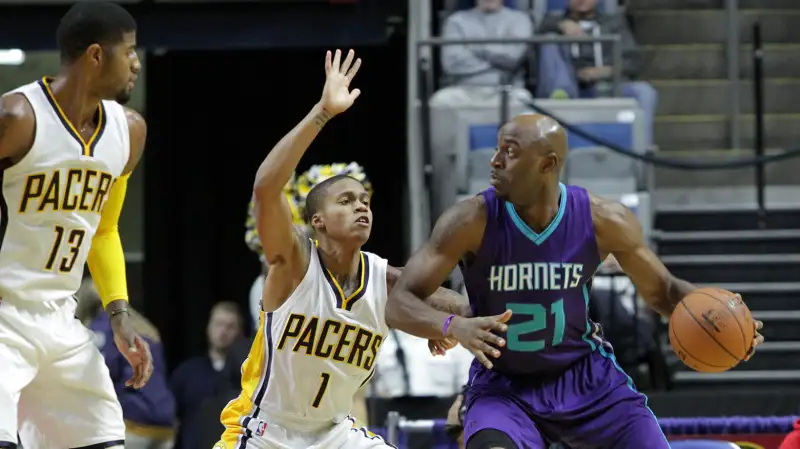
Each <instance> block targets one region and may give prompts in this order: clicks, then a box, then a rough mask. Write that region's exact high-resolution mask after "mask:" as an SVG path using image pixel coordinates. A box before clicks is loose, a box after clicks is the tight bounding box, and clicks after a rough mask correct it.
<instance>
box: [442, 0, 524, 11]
mask: <svg viewBox="0 0 800 449" xmlns="http://www.w3.org/2000/svg"><path fill="white" fill-rule="evenodd" d="M503 3H504V4H505V5H506V8H516V7H517V0H504V2H503ZM474 6H475V0H458V4H457V8H458V9H470V8H472V7H474Z"/></svg>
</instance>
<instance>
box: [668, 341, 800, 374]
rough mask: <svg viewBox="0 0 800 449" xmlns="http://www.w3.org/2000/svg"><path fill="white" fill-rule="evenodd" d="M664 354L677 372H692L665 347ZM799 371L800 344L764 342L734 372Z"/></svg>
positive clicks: (792, 342)
mask: <svg viewBox="0 0 800 449" xmlns="http://www.w3.org/2000/svg"><path fill="white" fill-rule="evenodd" d="M664 353H665V354H668V356H667V361H668V362H669V363H671V364H673V366H675V368H676V371H677V372H692V369H691V368H689V367H688V366H686V365H684V364H683V363H681V362H680V360H679V359H678V357H677V356H676V355H675V354H674V353H673V352H672V349H671V348H670V347H669V346H667V347H666V348H664ZM776 369H777V370H796V371H800V342H794V341H791V342H766V343H764V344H763V345H761V347H759V349H758V352H757V353H756V354H754V355H753V357H752V358H751V359H750V360H748V361H747V362H741V363H739V365H737V366H736V367H735V368H734V369H733V370H734V371H769V370H776Z"/></svg>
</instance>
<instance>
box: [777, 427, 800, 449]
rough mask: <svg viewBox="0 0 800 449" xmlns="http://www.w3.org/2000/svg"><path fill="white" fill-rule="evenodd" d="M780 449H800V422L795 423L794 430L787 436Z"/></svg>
mask: <svg viewBox="0 0 800 449" xmlns="http://www.w3.org/2000/svg"><path fill="white" fill-rule="evenodd" d="M779 449H800V420H797V421H796V422H795V423H794V430H792V431H791V432H790V433H789V434H788V435H786V438H784V439H783V443H781V445H780V447H779Z"/></svg>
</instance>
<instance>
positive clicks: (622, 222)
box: [587, 192, 637, 230]
mask: <svg viewBox="0 0 800 449" xmlns="http://www.w3.org/2000/svg"><path fill="white" fill-rule="evenodd" d="M587 193H588V192H587ZM588 195H589V204H590V207H591V210H592V224H593V225H594V228H595V230H600V229H607V228H610V229H614V230H619V229H624V228H627V227H629V226H631V225H632V224H635V223H636V221H637V220H636V216H635V215H634V214H633V212H632V211H631V210H630V209H629V208H628V207H627V206H625V205H624V204H622V203H620V202H619V201H614V200H610V199H608V198H603V197H600V196H597V195H594V194H592V193H588Z"/></svg>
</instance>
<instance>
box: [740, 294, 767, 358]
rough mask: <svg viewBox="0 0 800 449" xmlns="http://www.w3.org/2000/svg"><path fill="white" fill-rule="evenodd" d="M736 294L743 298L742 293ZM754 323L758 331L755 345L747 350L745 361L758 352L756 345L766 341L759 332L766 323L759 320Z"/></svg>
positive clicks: (755, 336)
mask: <svg viewBox="0 0 800 449" xmlns="http://www.w3.org/2000/svg"><path fill="white" fill-rule="evenodd" d="M736 296H738V297H739V299H742V295H740V294H738V293H737V294H736ZM753 325H754V326H755V328H756V332H755V334H754V336H753V346H751V347H750V350H749V351H748V352H747V355H745V356H744V360H745V362H746V361H748V360H750V357H753V354H755V352H756V347H757V346H758V345H760V344H761V343H764V336H763V335H761V333H760V332H759V331H760V330H761V328H762V327H764V323H762V322H761V321H758V320H754V321H753Z"/></svg>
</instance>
